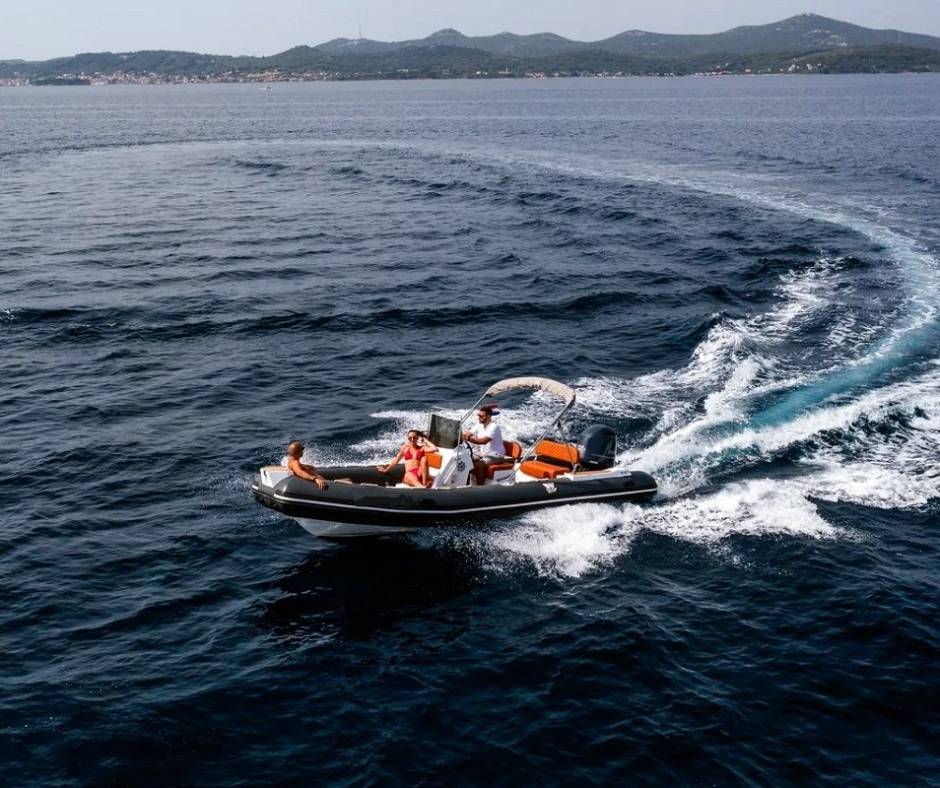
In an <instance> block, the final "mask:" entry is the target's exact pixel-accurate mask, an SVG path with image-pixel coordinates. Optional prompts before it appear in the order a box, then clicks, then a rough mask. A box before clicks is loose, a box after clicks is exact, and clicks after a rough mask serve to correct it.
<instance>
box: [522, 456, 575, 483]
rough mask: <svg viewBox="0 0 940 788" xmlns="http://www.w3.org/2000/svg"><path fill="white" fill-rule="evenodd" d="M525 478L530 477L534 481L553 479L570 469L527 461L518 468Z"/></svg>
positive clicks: (537, 461)
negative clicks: (534, 479)
mask: <svg viewBox="0 0 940 788" xmlns="http://www.w3.org/2000/svg"><path fill="white" fill-rule="evenodd" d="M519 470H520V471H522V472H523V473H524V474H525V475H526V476H532V477H534V478H536V479H554V478H555V477H557V476H561V475H562V474H563V473H568V471H570V470H571V468H565V467H563V466H561V465H552V464H551V463H548V462H539V460H527V461H526V462H524V463H522V465H521V466H520V467H519Z"/></svg>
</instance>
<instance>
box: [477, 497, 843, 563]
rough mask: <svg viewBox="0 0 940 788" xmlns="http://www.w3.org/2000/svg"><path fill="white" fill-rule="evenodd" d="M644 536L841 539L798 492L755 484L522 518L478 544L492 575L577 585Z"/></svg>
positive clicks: (712, 543)
mask: <svg viewBox="0 0 940 788" xmlns="http://www.w3.org/2000/svg"><path fill="white" fill-rule="evenodd" d="M643 532H649V533H655V534H659V535H660V536H665V537H668V538H670V539H675V540H678V541H683V542H690V543H694V544H698V545H702V546H704V547H707V548H717V547H719V546H720V545H722V544H723V543H724V542H725V541H726V540H728V539H729V538H730V537H733V536H762V537H763V536H791V537H797V538H806V539H843V538H855V535H854V534H853V533H852V532H850V531H847V530H845V529H842V528H838V527H836V526H833V525H831V524H829V523H827V522H826V521H825V520H824V519H823V518H822V517H821V516H820V515H819V513H818V511H817V510H816V506H815V505H814V504H813V503H811V502H810V501H809V500H807V498H806V497H805V495H804V493H803V491H802V490H801V489H800V487H799V486H798V485H789V484H781V483H780V482H779V481H778V480H770V479H760V480H754V481H748V482H744V483H740V484H731V485H728V486H727V487H725V488H724V489H722V490H720V491H719V492H716V493H713V494H711V495H705V496H700V497H697V498H687V499H683V500H679V501H669V502H667V503H665V504H660V505H650V506H635V505H624V506H621V507H618V506H613V505H607V504H579V505H573V506H564V507H560V508H558V509H547V510H543V511H539V512H534V513H532V514H529V515H527V516H526V517H525V518H524V519H523V522H522V524H521V525H519V526H516V527H513V528H511V529H509V530H506V531H502V532H500V533H494V534H485V535H482V536H479V537H478V541H479V547H480V549H481V550H482V551H483V552H484V553H485V554H486V555H487V556H488V558H489V560H490V562H491V564H492V565H493V566H494V567H495V568H497V569H498V568H506V567H514V566H516V565H518V564H520V563H523V564H530V565H531V566H533V567H534V568H535V569H536V570H537V571H538V572H539V573H540V574H543V575H546V576H555V577H579V576H582V575H584V574H587V573H590V572H594V571H598V570H600V569H603V568H605V567H608V566H610V565H611V564H612V563H613V562H615V561H616V560H617V559H618V558H620V557H621V556H623V555H625V554H626V553H628V552H629V551H630V549H631V548H632V546H633V544H634V542H635V541H636V539H637V537H638V536H639V535H640V534H642V533H643Z"/></svg>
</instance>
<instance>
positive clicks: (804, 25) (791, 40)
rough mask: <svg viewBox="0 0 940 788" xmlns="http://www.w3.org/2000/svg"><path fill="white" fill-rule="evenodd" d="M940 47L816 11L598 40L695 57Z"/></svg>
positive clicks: (602, 45)
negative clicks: (692, 31)
mask: <svg viewBox="0 0 940 788" xmlns="http://www.w3.org/2000/svg"><path fill="white" fill-rule="evenodd" d="M899 38H900V42H901V43H902V44H903V45H905V46H911V47H922V48H926V49H940V38H938V37H936V36H926V35H919V34H915V33H903V32H901V31H898V30H872V29H870V28H867V27H860V26H859V25H853V24H851V23H849V22H840V21H839V20H837V19H829V18H827V17H824V16H818V15H816V14H799V15H797V16H792V17H790V18H789V19H784V20H782V21H780V22H774V23H773V24H769V25H752V26H748V27H735V28H733V29H732V30H726V31H725V32H724V33H714V34H711V35H669V34H663V33H647V32H645V31H642V30H630V31H627V32H626V33H621V34H620V35H617V36H613V37H612V38H607V39H604V40H603V41H597V42H595V44H594V45H593V46H594V47H596V48H598V49H604V50H608V51H611V52H621V53H624V54H633V55H645V56H654V57H694V56H695V55H704V54H709V53H713V52H722V53H725V54H729V55H754V54H767V53H773V52H814V51H822V50H829V49H839V48H843V47H844V48H858V47H870V46H879V45H884V44H897V43H898V41H899Z"/></svg>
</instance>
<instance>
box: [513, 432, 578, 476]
mask: <svg viewBox="0 0 940 788" xmlns="http://www.w3.org/2000/svg"><path fill="white" fill-rule="evenodd" d="M580 459H581V457H580V455H579V454H578V447H577V446H573V445H572V444H570V443H557V442H555V441H549V440H541V441H539V442H538V444H536V447H535V459H534V460H529V461H527V462H524V463H522V467H521V468H520V469H519V470H521V471H522V472H523V473H524V474H526V475H527V476H534V477H535V478H536V479H554V478H556V477H558V476H561V475H562V474H563V473H570V472H571V471H573V470H574V467H575V466H576V465H577V464H578V461H579V460H580Z"/></svg>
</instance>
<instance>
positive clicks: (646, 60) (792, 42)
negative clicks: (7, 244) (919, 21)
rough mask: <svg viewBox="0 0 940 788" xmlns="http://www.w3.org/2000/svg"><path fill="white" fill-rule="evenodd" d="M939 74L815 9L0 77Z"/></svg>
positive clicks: (936, 66)
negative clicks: (577, 35) (669, 25)
mask: <svg viewBox="0 0 940 788" xmlns="http://www.w3.org/2000/svg"><path fill="white" fill-rule="evenodd" d="M896 72H917V73H940V38H938V37H935V36H929V35H923V34H916V33H905V32H902V31H898V30H872V29H870V28H865V27H861V26H859V25H853V24H851V23H848V22H841V21H839V20H835V19H828V18H826V17H822V16H817V15H815V14H800V15H798V16H794V17H791V18H789V19H784V20H782V21H780V22H775V23H772V24H769V25H757V26H749V27H737V28H733V29H731V30H727V31H725V32H722V33H714V34H709V35H676V34H661V33H649V32H646V31H640V30H628V31H626V32H624V33H620V34H618V35H616V36H612V37H610V38H607V39H603V40H601V41H593V42H585V41H573V40H571V39H567V38H563V37H562V36H558V35H555V34H553V33H540V34H534V35H516V34H513V33H498V34H496V35H492V36H475V37H471V36H465V35H463V34H462V33H459V32H458V31H456V30H440V31H438V32H437V33H434V34H432V35H430V36H428V37H426V38H423V39H417V40H413V41H398V42H387V41H374V40H371V39H364V38H354V39H346V38H339V39H334V40H332V41H327V42H326V43H323V44H319V45H317V46H298V47H294V48H293V49H289V50H287V51H285V52H281V53H279V54H277V55H271V56H267V57H249V56H241V57H238V56H230V55H204V54H199V53H194V52H175V51H163V50H160V51H142V52H127V53H113V52H99V53H86V54H80V55H75V56H72V57H65V58H56V59H53V60H46V61H40V62H29V61H23V60H0V85H2V86H24V85H115V84H116V85H129V84H133V85H153V84H159V85H165V84H204V83H262V84H263V83H274V82H323V81H351V80H382V79H396V80H407V79H512V78H526V79H549V78H565V77H598V78H611V77H632V76H664V77H665V76H672V77H674V76H692V75H696V76H722V75H735V74H740V75H760V74H834V73H836V74H838V73H896Z"/></svg>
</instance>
